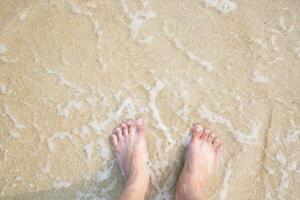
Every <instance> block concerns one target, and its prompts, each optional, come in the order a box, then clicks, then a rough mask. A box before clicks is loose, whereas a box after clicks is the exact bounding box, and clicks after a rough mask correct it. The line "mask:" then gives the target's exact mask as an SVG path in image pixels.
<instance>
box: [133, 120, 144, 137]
mask: <svg viewBox="0 0 300 200" xmlns="http://www.w3.org/2000/svg"><path fill="white" fill-rule="evenodd" d="M135 125H136V129H137V133H138V134H144V132H145V127H144V125H145V122H144V120H143V119H142V118H137V119H136V120H135Z"/></svg>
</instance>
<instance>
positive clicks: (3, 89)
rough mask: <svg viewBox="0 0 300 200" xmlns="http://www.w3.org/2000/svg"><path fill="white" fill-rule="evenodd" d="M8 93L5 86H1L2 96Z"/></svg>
mask: <svg viewBox="0 0 300 200" xmlns="http://www.w3.org/2000/svg"><path fill="white" fill-rule="evenodd" d="M5 93H6V87H5V85H4V84H2V83H1V84H0V94H5Z"/></svg>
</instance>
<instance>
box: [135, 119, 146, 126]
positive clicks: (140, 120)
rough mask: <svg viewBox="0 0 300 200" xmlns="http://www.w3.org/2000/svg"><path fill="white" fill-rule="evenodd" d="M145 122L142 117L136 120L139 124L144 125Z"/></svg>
mask: <svg viewBox="0 0 300 200" xmlns="http://www.w3.org/2000/svg"><path fill="white" fill-rule="evenodd" d="M143 122H144V120H143V119H140V118H139V119H137V120H136V124H137V125H143Z"/></svg>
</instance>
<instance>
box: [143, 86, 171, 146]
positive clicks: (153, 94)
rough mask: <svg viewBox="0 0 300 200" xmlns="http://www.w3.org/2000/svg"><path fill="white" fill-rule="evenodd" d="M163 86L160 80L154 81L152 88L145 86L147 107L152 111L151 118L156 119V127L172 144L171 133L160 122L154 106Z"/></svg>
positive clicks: (157, 111) (158, 112)
mask: <svg viewBox="0 0 300 200" xmlns="http://www.w3.org/2000/svg"><path fill="white" fill-rule="evenodd" d="M164 87H165V85H164V83H163V82H162V81H159V80H158V81H156V83H155V86H154V87H153V88H146V89H147V90H148V92H149V97H150V102H149V107H150V109H151V111H152V114H153V118H154V119H155V120H156V123H157V124H156V126H157V128H159V129H161V130H162V131H163V132H164V136H165V137H166V139H167V140H168V142H169V143H170V144H171V145H173V144H174V141H173V139H172V137H171V133H170V131H169V129H168V128H167V126H165V125H164V123H163V122H162V119H161V117H160V111H159V110H158V108H157V106H156V98H157V95H158V94H159V93H160V91H161V90H162V89H163V88H164Z"/></svg>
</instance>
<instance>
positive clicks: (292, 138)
mask: <svg viewBox="0 0 300 200" xmlns="http://www.w3.org/2000/svg"><path fill="white" fill-rule="evenodd" d="M299 139H300V130H291V131H289V132H288V134H287V136H286V142H287V143H291V142H295V143H296V142H299Z"/></svg>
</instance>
